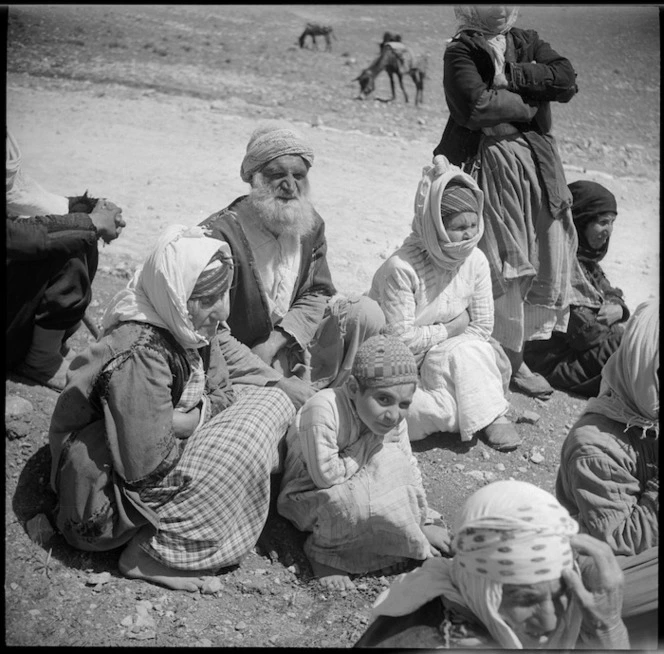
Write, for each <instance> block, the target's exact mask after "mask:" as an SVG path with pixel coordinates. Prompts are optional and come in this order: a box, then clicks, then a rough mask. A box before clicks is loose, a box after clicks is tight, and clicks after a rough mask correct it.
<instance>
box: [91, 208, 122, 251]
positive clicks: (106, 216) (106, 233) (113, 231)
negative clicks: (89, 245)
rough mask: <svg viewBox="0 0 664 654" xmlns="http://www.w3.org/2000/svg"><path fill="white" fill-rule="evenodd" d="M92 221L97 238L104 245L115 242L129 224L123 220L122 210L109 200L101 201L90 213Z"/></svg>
mask: <svg viewBox="0 0 664 654" xmlns="http://www.w3.org/2000/svg"><path fill="white" fill-rule="evenodd" d="M90 220H92V224H93V225H94V226H95V229H96V230H97V236H98V237H99V238H101V239H103V241H104V243H110V242H111V241H114V240H115V239H116V238H117V237H118V236H120V233H121V232H122V228H123V227H125V225H126V224H127V223H126V222H125V221H124V220H123V218H122V209H120V207H118V206H117V205H116V204H113V202H110V201H109V200H104V199H101V200H99V201H98V202H97V204H96V205H95V208H94V209H93V210H92V211H91V212H90Z"/></svg>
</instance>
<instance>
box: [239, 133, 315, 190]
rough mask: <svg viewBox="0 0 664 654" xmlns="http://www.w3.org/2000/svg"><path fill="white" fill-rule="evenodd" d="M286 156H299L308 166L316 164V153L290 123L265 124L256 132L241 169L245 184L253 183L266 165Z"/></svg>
mask: <svg viewBox="0 0 664 654" xmlns="http://www.w3.org/2000/svg"><path fill="white" fill-rule="evenodd" d="M285 154H293V155H299V156H300V157H302V158H303V159H304V160H305V161H306V162H307V165H308V166H310V167H311V166H312V165H313V163H314V151H313V148H312V147H311V145H310V144H309V143H308V142H307V141H305V140H304V137H303V136H302V135H301V134H300V133H299V132H297V131H296V130H295V128H293V127H292V126H291V125H289V124H288V123H282V122H278V123H265V124H263V125H260V126H259V127H257V128H256V129H255V130H254V133H253V134H252V135H251V138H250V139H249V143H247V152H246V154H245V155H244V159H243V160H242V166H241V167H240V177H241V178H242V181H243V182H251V178H252V177H253V175H254V173H256V172H258V171H259V170H260V169H261V168H262V167H263V166H265V164H267V163H269V162H270V161H272V159H276V158H277V157H281V156H283V155H285Z"/></svg>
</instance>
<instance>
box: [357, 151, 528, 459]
mask: <svg viewBox="0 0 664 654" xmlns="http://www.w3.org/2000/svg"><path fill="white" fill-rule="evenodd" d="M414 204H415V211H414V217H413V222H412V232H411V234H410V235H409V236H408V237H407V238H406V240H405V241H404V242H403V244H402V245H401V247H400V248H399V249H398V250H397V251H396V252H394V254H392V255H391V256H390V257H389V258H388V259H387V260H386V261H385V262H384V263H383V264H382V265H381V267H380V268H379V269H378V270H377V271H376V273H375V274H374V277H373V281H372V285H371V289H370V291H369V297H371V298H373V299H374V300H376V301H377V302H378V304H379V305H380V307H381V308H382V309H383V313H384V314H385V321H386V328H385V330H386V331H388V332H389V333H391V334H394V335H395V336H398V337H399V338H400V339H401V340H402V341H403V342H404V343H405V344H406V345H408V347H409V348H410V350H411V352H413V354H414V355H415V357H416V360H417V363H418V366H419V383H418V388H417V391H416V392H415V395H414V397H413V402H412V406H411V410H410V411H409V413H408V432H409V435H410V439H411V440H412V441H415V440H420V439H422V438H425V437H426V436H428V435H429V434H432V433H435V432H451V433H458V434H460V436H461V440H462V441H470V440H472V439H473V437H474V436H475V435H478V436H479V437H481V438H483V439H484V440H485V442H486V444H487V445H489V446H490V447H492V448H494V449H496V450H498V451H502V452H507V451H510V450H514V449H516V448H517V447H518V446H519V445H520V443H521V439H520V438H519V435H518V433H517V431H516V429H515V427H514V425H513V424H512V423H511V422H510V420H509V419H508V418H507V415H506V414H507V411H508V409H509V403H508V401H507V399H506V397H505V391H506V390H507V384H508V383H509V377H510V374H511V369H510V364H509V360H508V359H507V356H506V355H505V353H504V352H503V351H502V348H500V346H499V345H498V343H497V342H495V341H493V339H492V337H491V334H492V331H493V326H494V303H493V294H492V286H491V272H490V269H489V264H488V262H487V259H486V256H485V255H484V253H483V252H482V251H481V250H480V249H479V248H478V247H477V244H478V243H479V242H480V239H481V238H482V235H483V233H484V219H483V217H482V208H483V205H484V196H483V194H482V191H481V190H480V189H479V187H478V185H477V183H476V182H475V180H474V179H473V178H472V177H471V176H470V175H468V174H466V173H464V172H463V171H462V170H461V169H460V168H459V167H457V166H453V165H451V164H450V163H449V162H448V161H447V159H446V158H445V157H443V156H442V155H439V156H437V157H435V158H434V160H433V164H432V165H429V166H426V167H425V168H424V170H423V175H422V179H421V181H420V184H419V187H418V189H417V193H416V195H415V203H414Z"/></svg>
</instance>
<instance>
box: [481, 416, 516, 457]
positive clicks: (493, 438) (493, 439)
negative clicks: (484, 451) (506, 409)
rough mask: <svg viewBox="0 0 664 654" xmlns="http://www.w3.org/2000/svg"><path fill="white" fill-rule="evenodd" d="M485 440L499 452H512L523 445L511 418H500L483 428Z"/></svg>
mask: <svg viewBox="0 0 664 654" xmlns="http://www.w3.org/2000/svg"><path fill="white" fill-rule="evenodd" d="M482 434H483V436H484V438H483V440H484V442H485V443H486V444H487V445H488V446H489V447H492V448H493V449H494V450H498V452H511V451H512V450H516V448H517V447H519V445H521V438H520V437H519V434H518V432H517V431H516V429H515V428H514V425H513V424H512V423H511V422H510V421H509V420H504V421H503V420H500V418H499V419H498V420H496V421H494V422H492V423H491V424H490V425H487V426H486V427H485V428H484V429H483V430H482Z"/></svg>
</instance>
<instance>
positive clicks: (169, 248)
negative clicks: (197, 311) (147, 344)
mask: <svg viewBox="0 0 664 654" xmlns="http://www.w3.org/2000/svg"><path fill="white" fill-rule="evenodd" d="M220 249H224V250H225V251H226V253H227V254H228V255H229V256H230V247H229V246H228V244H227V243H225V242H223V241H220V240H218V239H216V238H211V237H209V236H207V235H206V233H205V231H204V230H203V229H202V228H201V227H186V226H185V225H171V226H169V227H167V228H166V229H165V230H164V233H163V234H162V235H161V236H160V237H159V239H158V240H157V243H156V245H155V247H154V249H153V250H152V252H151V253H150V254H149V255H148V257H147V259H146V260H145V263H144V264H143V266H142V267H139V268H138V269H137V270H136V272H135V273H134V276H133V278H132V279H131V281H130V282H129V284H128V285H127V288H125V289H124V290H123V291H120V292H119V293H118V294H117V295H116V296H115V297H114V298H113V300H112V302H111V305H110V306H109V307H108V309H107V310H106V313H105V314H104V317H103V319H102V325H103V328H104V331H106V332H107V331H108V330H109V329H110V328H111V327H113V326H114V325H116V324H117V323H120V322H125V321H128V320H137V321H140V322H147V323H149V324H151V325H155V326H157V327H163V328H166V329H168V330H169V331H170V332H171V334H173V336H174V337H175V339H176V340H177V341H178V343H180V345H182V347H184V348H185V349H198V348H200V347H202V346H204V345H206V344H207V343H208V340H207V338H205V337H204V336H203V335H201V334H199V333H198V332H196V331H195V330H194V326H193V323H192V322H191V318H190V317H189V312H188V310H187V300H188V299H189V297H190V296H191V293H192V291H193V289H194V286H195V285H196V281H197V280H198V278H199V276H200V274H201V273H202V272H203V270H205V268H206V267H207V266H208V264H209V262H210V258H211V257H212V255H213V254H214V253H215V252H216V251H217V250H220Z"/></svg>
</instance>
